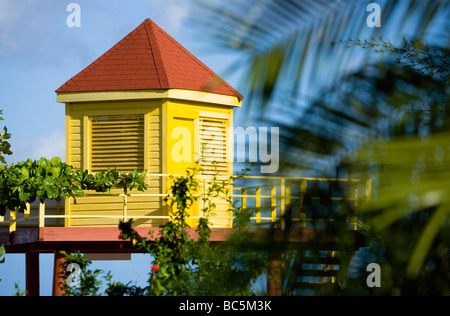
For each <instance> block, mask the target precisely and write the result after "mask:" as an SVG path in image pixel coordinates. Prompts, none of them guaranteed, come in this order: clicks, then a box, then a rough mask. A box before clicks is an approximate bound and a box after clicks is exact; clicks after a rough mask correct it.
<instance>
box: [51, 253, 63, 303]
mask: <svg viewBox="0 0 450 316" xmlns="http://www.w3.org/2000/svg"><path fill="white" fill-rule="evenodd" d="M64 260H65V256H64V255H63V254H62V253H60V252H59V250H55V259H54V266H53V290H52V295H53V296H62V295H63V294H64V292H63V291H62V290H61V285H62V284H64V277H63V276H64V272H65V271H64V268H63V267H62V264H63V263H64Z"/></svg>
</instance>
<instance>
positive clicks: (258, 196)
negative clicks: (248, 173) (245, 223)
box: [255, 187, 261, 224]
mask: <svg viewBox="0 0 450 316" xmlns="http://www.w3.org/2000/svg"><path fill="white" fill-rule="evenodd" d="M255 196H256V198H255V207H256V217H259V218H261V187H258V188H256V192H255ZM256 223H257V224H259V223H261V220H260V219H259V220H256Z"/></svg>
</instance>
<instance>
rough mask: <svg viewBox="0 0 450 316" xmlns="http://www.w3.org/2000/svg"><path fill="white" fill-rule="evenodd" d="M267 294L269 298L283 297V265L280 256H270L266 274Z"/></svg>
mask: <svg viewBox="0 0 450 316" xmlns="http://www.w3.org/2000/svg"><path fill="white" fill-rule="evenodd" d="M267 294H268V295H269V296H282V295H283V263H282V260H281V254H278V253H277V254H271V255H270V258H269V269H268V273H267Z"/></svg>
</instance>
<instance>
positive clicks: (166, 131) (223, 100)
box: [56, 19, 243, 227]
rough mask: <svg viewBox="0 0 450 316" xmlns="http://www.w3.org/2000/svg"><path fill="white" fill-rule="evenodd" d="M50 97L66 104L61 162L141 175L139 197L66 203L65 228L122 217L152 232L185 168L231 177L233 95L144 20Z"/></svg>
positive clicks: (92, 197) (222, 223)
mask: <svg viewBox="0 0 450 316" xmlns="http://www.w3.org/2000/svg"><path fill="white" fill-rule="evenodd" d="M56 92H57V99H58V102H60V103H65V106H66V162H67V163H68V164H71V165H73V166H74V167H75V168H79V169H81V170H88V171H89V172H92V173H95V172H100V171H103V170H107V168H111V169H114V168H115V167H117V168H118V170H119V171H122V172H130V171H132V170H134V169H137V170H138V171H139V172H142V171H144V170H147V171H148V174H149V175H150V176H149V178H148V190H147V192H145V193H146V194H139V195H130V196H124V195H123V194H122V195H120V193H119V191H117V192H113V195H111V196H108V195H104V194H94V193H92V194H88V195H87V196H85V197H80V198H78V199H77V203H76V204H75V203H74V202H73V200H70V201H66V206H65V213H66V215H69V218H68V219H66V220H65V226H66V227H74V226H117V224H118V218H120V217H122V216H124V215H126V216H127V217H128V218H133V217H136V218H138V220H137V221H136V224H137V225H139V226H159V225H160V224H162V223H163V222H164V221H165V220H167V216H168V209H167V207H165V205H164V202H163V199H164V196H165V195H166V194H167V187H168V183H167V181H168V180H167V175H169V174H175V175H177V174H185V172H186V169H187V168H189V167H201V168H202V169H204V172H203V174H204V175H210V174H212V172H213V171H214V172H217V173H219V174H220V175H230V176H231V175H232V170H233V164H232V151H233V134H232V132H230V131H231V128H232V126H233V109H234V108H235V107H240V106H241V102H242V99H243V97H242V95H240V94H239V93H238V92H237V91H236V90H234V89H233V88H232V87H231V86H229V85H228V84H227V83H226V82H224V81H223V80H222V79H221V78H219V77H218V76H217V75H216V74H215V73H214V72H213V71H211V70H210V69H209V68H208V67H207V66H205V65H204V64H203V63H202V62H201V61H199V60H198V59H197V58H196V57H194V56H193V55H192V54H191V53H189V52H188V51H187V50H186V49H185V48H184V47H182V46H181V45H180V44H179V43H178V42H177V41H175V40H174V39H173V38H172V37H170V36H169V35H168V34H167V33H166V32H164V31H163V30H162V29H161V28H159V27H158V26H157V25H156V24H155V23H154V22H153V21H151V20H149V19H147V20H145V21H144V22H143V23H142V24H141V25H140V26H139V27H137V28H136V29H135V30H134V31H133V32H131V33H130V34H129V35H127V36H126V37H125V38H123V39H122V40H121V41H120V42H119V43H117V44H116V45H115V46H114V47H112V48H111V49H110V50H109V51H107V52H106V53H105V54H104V55H102V56H101V57H100V58H98V59H97V60H96V61H94V62H93V63H92V64H91V65H89V66H88V67H87V68H86V69H84V70H83V71H81V72H80V73H79V74H77V75H76V76H75V77H73V78H72V79H70V80H69V81H68V82H66V83H65V84H64V85H63V86H62V87H60V88H59V89H58V90H57V91H56ZM213 161H214V163H213ZM213 169H214V170H213ZM114 193H117V194H114ZM124 211H125V212H126V214H124ZM224 211H226V210H225V209H224ZM198 212H199V211H198V207H197V209H195V208H193V210H192V213H193V214H191V215H192V216H198V215H199V214H198ZM219 213H220V211H219ZM222 215H223V214H222ZM101 216H105V217H103V218H102V217H101ZM115 217H117V218H115ZM146 217H148V218H146ZM149 217H152V218H149ZM218 217H221V216H220V214H219V216H218ZM222 217H223V216H222ZM213 225H215V226H216V227H228V226H229V225H230V221H229V220H219V219H217V220H215V221H214V220H213Z"/></svg>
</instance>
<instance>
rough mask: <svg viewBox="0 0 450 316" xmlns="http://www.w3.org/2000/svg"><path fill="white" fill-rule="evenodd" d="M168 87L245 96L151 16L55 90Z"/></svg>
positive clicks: (151, 88)
mask: <svg viewBox="0 0 450 316" xmlns="http://www.w3.org/2000/svg"><path fill="white" fill-rule="evenodd" d="M168 89H183V90H194V91H202V92H210V93H216V94H222V95H230V96H236V97H237V98H239V100H242V99H243V96H242V95H241V94H240V93H239V92H237V91H236V90H235V89H233V88H232V87H231V86H230V85H229V84H227V83H226V82H225V81H224V80H222V79H221V78H220V77H219V76H218V75H217V74H215V73H214V72H213V71H212V70H211V69H209V68H208V67H207V66H206V65H205V64H203V63H202V62H201V61H200V60H198V59H197V58H196V57H195V56H194V55H192V54H191V53H190V52H189V51H187V50H186V49H185V48H184V47H183V46H181V45H180V44H179V43H178V42H177V41H176V40H175V39H173V38H172V37H171V36H170V35H169V34H167V33H166V32H165V31H163V30H162V29H161V28H160V27H159V26H158V25H156V23H155V22H153V21H152V20H150V19H146V20H145V21H144V22H143V23H142V24H141V25H139V26H138V27H137V28H136V29H135V30H134V31H132V32H131V33H130V34H128V35H127V36H125V37H124V38H123V39H122V40H121V41H120V42H118V43H117V44H116V45H114V46H113V47H112V48H111V49H110V50H108V51H107V52H106V53H105V54H103V55H102V56H101V57H99V58H98V59H97V60H95V61H94V62H93V63H92V64H90V65H89V66H88V67H86V68H85V69H84V70H83V71H81V72H80V73H78V74H77V75H76V76H74V77H73V78H72V79H70V80H69V81H67V82H66V83H65V84H63V85H62V86H61V87H60V88H59V89H58V90H56V92H57V93H61V92H94V91H122V90H168Z"/></svg>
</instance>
